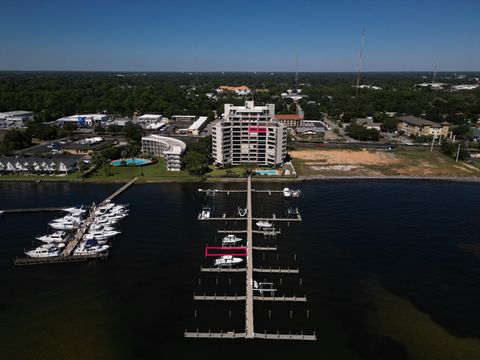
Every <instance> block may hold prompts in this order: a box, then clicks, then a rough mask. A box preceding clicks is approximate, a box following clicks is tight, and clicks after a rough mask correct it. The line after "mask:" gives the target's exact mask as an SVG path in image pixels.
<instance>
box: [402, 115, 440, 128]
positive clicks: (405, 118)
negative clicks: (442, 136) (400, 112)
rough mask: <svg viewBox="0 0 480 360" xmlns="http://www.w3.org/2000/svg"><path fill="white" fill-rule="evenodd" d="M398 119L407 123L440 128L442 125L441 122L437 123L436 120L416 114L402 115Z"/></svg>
mask: <svg viewBox="0 0 480 360" xmlns="http://www.w3.org/2000/svg"><path fill="white" fill-rule="evenodd" d="M398 119H399V120H400V121H403V122H406V123H407V124H411V125H417V126H431V127H434V128H439V127H441V126H442V125H440V124H439V123H436V122H434V121H430V120H426V119H422V118H419V117H416V116H411V115H409V116H400V117H399V118H398Z"/></svg>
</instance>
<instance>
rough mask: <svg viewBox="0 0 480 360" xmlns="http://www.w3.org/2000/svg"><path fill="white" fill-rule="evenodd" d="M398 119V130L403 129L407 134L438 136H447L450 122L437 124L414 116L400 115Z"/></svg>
mask: <svg viewBox="0 0 480 360" xmlns="http://www.w3.org/2000/svg"><path fill="white" fill-rule="evenodd" d="M398 120H399V122H398V130H400V131H403V132H404V133H406V134H407V135H415V136H433V137H435V138H438V137H440V136H442V137H447V136H448V133H449V126H450V124H449V123H448V122H442V123H440V124H439V123H436V122H433V121H430V120H425V119H422V118H418V117H416V116H401V117H399V118H398Z"/></svg>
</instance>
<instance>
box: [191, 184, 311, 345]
mask: <svg viewBox="0 0 480 360" xmlns="http://www.w3.org/2000/svg"><path fill="white" fill-rule="evenodd" d="M198 192H199V193H203V194H205V196H206V197H210V198H212V197H215V196H216V195H217V194H226V195H230V194H243V193H245V194H246V197H247V201H246V204H247V205H246V208H245V209H242V208H240V207H238V214H239V215H241V216H240V217H236V216H234V217H230V216H227V213H225V212H224V213H223V214H222V216H220V217H215V216H212V213H213V211H212V207H211V206H208V205H204V206H203V208H202V211H201V212H200V214H199V215H198V220H199V221H225V222H237V221H238V222H241V223H244V222H246V229H245V230H239V229H237V230H222V229H218V230H217V232H218V233H220V234H225V233H227V234H229V235H227V236H226V237H224V239H223V240H222V241H223V242H224V243H225V242H226V241H227V240H230V242H231V243H236V242H240V241H242V239H241V238H237V237H236V236H235V235H234V234H246V248H244V247H238V246H237V247H224V246H220V247H212V246H207V247H206V249H205V254H204V256H205V257H208V256H220V258H219V259H217V260H216V261H215V264H214V265H215V266H214V267H213V268H206V267H201V269H200V271H201V272H206V273H209V272H210V273H214V272H225V273H243V272H244V273H245V295H239V294H234V295H231V294H230V295H227V294H226V293H225V294H224V295H220V294H217V293H214V294H213V295H209V294H207V293H204V294H202V295H197V294H194V296H193V299H194V300H195V301H223V302H238V301H242V302H243V301H244V302H245V333H241V334H238V333H237V334H235V333H229V334H230V336H229V337H228V336H224V334H223V332H221V333H211V332H210V331H209V332H208V333H205V332H204V333H201V332H198V330H197V332H188V331H185V334H184V337H187V338H212V337H213V338H235V339H237V338H242V337H243V338H245V339H255V338H262V339H265V340H269V339H275V340H299V341H300V340H309V341H315V340H316V336H315V334H314V335H308V336H304V335H300V336H299V335H291V334H281V333H280V332H277V334H267V333H265V334H264V335H263V336H262V337H258V336H256V333H255V322H254V302H255V301H262V302H283V303H285V302H292V303H306V302H307V298H306V296H296V295H294V296H286V295H275V294H276V292H277V291H278V290H277V289H273V288H272V286H273V283H266V282H263V283H260V285H259V284H258V283H257V281H255V280H254V274H255V273H265V274H298V273H299V272H300V271H299V269H298V268H290V267H287V268H281V267H279V268H272V267H269V268H264V267H254V261H253V259H254V252H253V251H254V250H255V251H266V252H271V251H277V246H254V239H253V237H254V234H262V235H264V237H265V238H266V237H271V238H274V239H275V238H276V236H277V235H278V234H280V230H277V229H276V228H275V227H274V226H273V225H274V223H278V222H280V223H282V222H283V223H287V224H288V225H290V222H301V221H302V217H301V215H300V212H299V211H298V208H297V207H295V208H293V207H290V208H289V209H288V211H287V215H288V217H285V218H282V217H277V216H276V215H275V214H273V215H272V216H271V217H254V216H253V203H252V193H259V194H269V195H272V194H281V195H283V197H284V198H285V199H290V198H298V197H300V194H301V192H300V191H299V190H291V189H288V188H284V189H283V190H259V191H256V190H255V189H252V177H251V175H250V176H248V177H247V188H246V190H219V189H198ZM245 215H246V216H245ZM254 225H256V226H257V227H258V230H255V229H254ZM226 249H230V250H231V251H233V253H232V252H229V254H230V255H225V254H226V253H223V252H222V251H226ZM211 250H212V251H215V250H216V251H217V252H210V251H211ZM243 251H244V252H243ZM234 256H241V257H242V256H245V257H246V266H245V268H243V267H242V268H238V267H235V264H237V263H238V264H241V263H242V262H241V259H242V258H241V257H240V258H235V257H234ZM277 257H278V255H277ZM295 258H296V255H295ZM234 259H238V261H236V262H233V261H232V260H234ZM219 261H221V264H226V265H227V266H218V264H219V263H218V262H219ZM225 261H227V262H226V263H225ZM216 281H217V283H218V279H217V280H216ZM199 282H200V279H199ZM256 293H257V294H258V293H259V294H260V295H256ZM265 294H267V296H265Z"/></svg>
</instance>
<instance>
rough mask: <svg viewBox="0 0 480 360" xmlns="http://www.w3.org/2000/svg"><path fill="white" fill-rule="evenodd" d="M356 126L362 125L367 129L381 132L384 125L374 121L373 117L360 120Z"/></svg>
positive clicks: (356, 122)
mask: <svg viewBox="0 0 480 360" xmlns="http://www.w3.org/2000/svg"><path fill="white" fill-rule="evenodd" d="M355 124H357V125H362V126H364V127H366V128H367V129H369V130H370V129H375V130H378V131H380V130H381V129H382V123H377V122H375V121H374V120H373V118H371V117H367V118H358V119H356V120H355Z"/></svg>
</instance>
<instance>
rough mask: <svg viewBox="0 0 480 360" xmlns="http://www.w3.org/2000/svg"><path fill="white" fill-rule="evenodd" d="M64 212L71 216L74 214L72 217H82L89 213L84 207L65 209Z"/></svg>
mask: <svg viewBox="0 0 480 360" xmlns="http://www.w3.org/2000/svg"><path fill="white" fill-rule="evenodd" d="M62 211H65V212H67V213H69V214H72V215H81V214H85V213H86V212H87V210H85V209H84V208H83V205H82V206H80V207H69V208H65V209H62Z"/></svg>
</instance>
